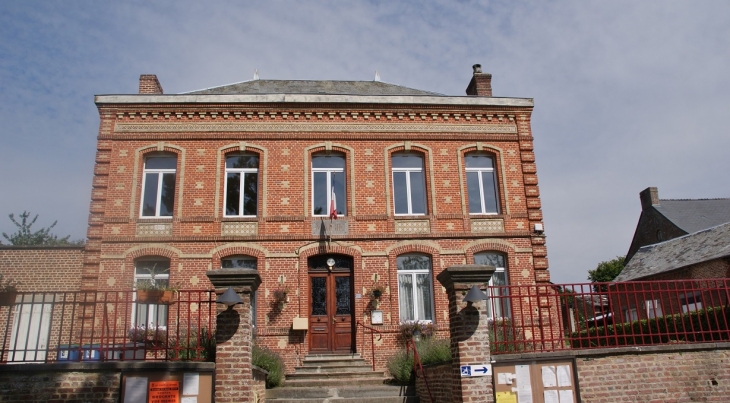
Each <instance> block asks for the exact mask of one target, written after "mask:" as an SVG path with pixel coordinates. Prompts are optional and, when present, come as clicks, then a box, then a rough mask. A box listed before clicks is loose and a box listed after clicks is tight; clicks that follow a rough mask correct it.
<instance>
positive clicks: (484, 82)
mask: <svg viewBox="0 0 730 403" xmlns="http://www.w3.org/2000/svg"><path fill="white" fill-rule="evenodd" d="M471 68H472V69H473V70H474V75H473V76H472V77H471V82H469V86H468V87H466V95H472V96H479V97H491V96H492V75H491V74H489V73H483V72H482V65H481V64H475V65H473V66H471Z"/></svg>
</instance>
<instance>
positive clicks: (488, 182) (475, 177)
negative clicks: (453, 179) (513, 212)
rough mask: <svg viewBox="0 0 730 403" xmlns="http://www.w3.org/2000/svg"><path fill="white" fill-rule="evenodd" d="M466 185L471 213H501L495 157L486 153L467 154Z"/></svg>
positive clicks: (465, 158)
mask: <svg viewBox="0 0 730 403" xmlns="http://www.w3.org/2000/svg"><path fill="white" fill-rule="evenodd" d="M464 160H465V162H466V187H467V191H468V195H469V213H470V214H499V193H498V192H497V180H496V176H495V172H494V159H493V158H492V157H490V156H489V155H486V154H467V155H466V156H465V157H464Z"/></svg>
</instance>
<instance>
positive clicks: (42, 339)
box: [7, 295, 52, 362]
mask: <svg viewBox="0 0 730 403" xmlns="http://www.w3.org/2000/svg"><path fill="white" fill-rule="evenodd" d="M50 298H51V296H47V297H46V301H44V298H43V296H42V295H37V296H35V297H33V296H31V295H24V296H23V301H22V302H20V303H18V304H17V305H15V308H14V309H15V313H14V315H13V332H12V333H11V336H10V351H9V352H8V355H7V359H8V362H22V361H26V362H28V361H41V362H42V361H45V359H46V352H47V350H48V335H49V332H50V324H51V310H52V309H51V307H52V305H51V304H50V303H49V302H50Z"/></svg>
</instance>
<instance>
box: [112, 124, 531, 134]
mask: <svg viewBox="0 0 730 403" xmlns="http://www.w3.org/2000/svg"><path fill="white" fill-rule="evenodd" d="M114 131H115V132H117V133H174V132H336V133H347V132H357V133H394V132H395V133H517V126H515V125H496V124H486V125H485V124H466V125H460V124H438V123H431V124H420V123H392V124H388V123H373V124H369V123H365V124H359V123H117V124H116V125H115V126H114Z"/></svg>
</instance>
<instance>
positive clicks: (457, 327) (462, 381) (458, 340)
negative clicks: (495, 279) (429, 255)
mask: <svg viewBox="0 0 730 403" xmlns="http://www.w3.org/2000/svg"><path fill="white" fill-rule="evenodd" d="M492 273H494V266H485V265H477V264H467V265H457V266H451V267H447V268H446V269H445V270H444V271H443V272H441V274H439V275H438V276H437V277H436V278H437V279H438V281H439V282H441V284H442V285H443V286H444V287H445V288H446V293H447V295H448V296H449V330H450V331H451V362H452V366H453V369H452V373H453V377H454V378H453V381H452V385H454V389H453V397H454V401H457V402H494V392H493V387H492V377H491V376H480V377H468V378H462V377H461V372H460V366H461V365H477V364H488V363H489V362H490V358H491V354H490V352H489V327H488V326H487V310H486V302H485V301H480V302H478V303H467V302H464V297H465V296H466V293H467V292H469V290H470V289H471V287H472V286H474V285H476V286H478V287H479V288H481V289H484V288H485V286H486V283H488V282H489V279H490V278H491V277H492Z"/></svg>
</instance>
